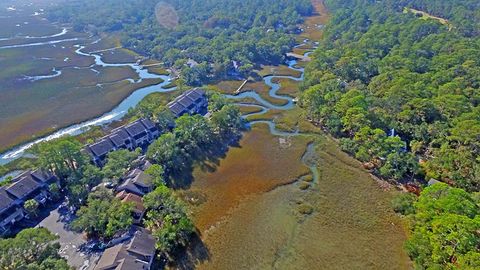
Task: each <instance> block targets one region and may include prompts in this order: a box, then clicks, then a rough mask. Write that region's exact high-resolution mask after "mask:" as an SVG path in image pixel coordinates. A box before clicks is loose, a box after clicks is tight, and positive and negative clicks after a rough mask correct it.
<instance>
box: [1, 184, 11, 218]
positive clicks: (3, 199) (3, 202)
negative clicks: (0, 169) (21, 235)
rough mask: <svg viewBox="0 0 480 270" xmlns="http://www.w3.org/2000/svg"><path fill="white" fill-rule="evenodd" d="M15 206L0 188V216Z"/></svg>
mask: <svg viewBox="0 0 480 270" xmlns="http://www.w3.org/2000/svg"><path fill="white" fill-rule="evenodd" d="M13 205H15V200H14V198H12V197H11V195H9V194H8V193H7V191H6V190H5V188H4V187H0V214H1V213H3V212H5V211H6V210H8V209H9V208H10V207H11V206H13Z"/></svg>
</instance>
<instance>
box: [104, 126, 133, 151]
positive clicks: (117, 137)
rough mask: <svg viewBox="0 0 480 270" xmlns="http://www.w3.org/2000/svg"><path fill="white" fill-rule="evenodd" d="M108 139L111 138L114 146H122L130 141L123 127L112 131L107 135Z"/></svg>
mask: <svg viewBox="0 0 480 270" xmlns="http://www.w3.org/2000/svg"><path fill="white" fill-rule="evenodd" d="M109 138H110V140H112V142H113V144H114V145H115V146H116V147H122V146H124V145H125V144H127V143H129V142H130V137H129V136H128V133H127V132H126V131H125V129H123V128H118V129H115V130H113V131H112V133H111V134H110V136H109Z"/></svg>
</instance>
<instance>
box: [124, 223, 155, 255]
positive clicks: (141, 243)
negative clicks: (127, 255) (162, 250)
mask: <svg viewBox="0 0 480 270" xmlns="http://www.w3.org/2000/svg"><path fill="white" fill-rule="evenodd" d="M127 251H129V252H133V253H136V254H139V255H141V256H153V255H155V238H154V237H153V236H152V235H151V234H150V233H149V232H148V231H147V230H145V229H144V228H139V229H138V231H136V232H135V235H134V236H133V239H132V241H131V242H130V243H129V244H128V246H127Z"/></svg>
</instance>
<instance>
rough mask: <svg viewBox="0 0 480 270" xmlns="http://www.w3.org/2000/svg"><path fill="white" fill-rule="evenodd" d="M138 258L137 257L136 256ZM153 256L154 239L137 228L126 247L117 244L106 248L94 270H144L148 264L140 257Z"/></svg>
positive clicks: (142, 229)
mask: <svg viewBox="0 0 480 270" xmlns="http://www.w3.org/2000/svg"><path fill="white" fill-rule="evenodd" d="M136 254H138V255H140V256H138V255H136ZM154 255H155V239H154V238H153V236H152V235H151V234H150V233H148V231H147V230H145V229H144V228H140V227H139V228H138V230H137V231H136V232H135V234H134V236H133V238H132V240H131V241H130V243H129V244H128V245H126V244H118V245H115V246H113V247H110V248H107V249H106V250H105V251H104V252H103V254H102V257H100V260H99V261H98V263H97V265H96V266H95V270H106V269H115V270H146V269H149V268H148V262H146V261H143V258H142V257H153V256H154Z"/></svg>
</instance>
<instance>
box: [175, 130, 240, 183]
mask: <svg viewBox="0 0 480 270" xmlns="http://www.w3.org/2000/svg"><path fill="white" fill-rule="evenodd" d="M240 139H241V136H235V137H234V138H229V139H228V140H225V141H219V142H216V143H212V144H211V145H209V146H207V147H205V148H204V149H202V151H200V152H198V153H195V154H194V156H195V159H194V160H191V161H189V162H186V163H185V164H183V165H180V166H178V167H176V168H175V170H173V171H172V172H171V173H170V176H169V179H168V184H169V186H171V187H172V188H174V189H188V188H189V187H190V186H191V185H192V182H193V180H194V177H193V170H194V168H195V167H199V168H200V169H201V170H202V171H203V172H208V173H213V172H215V171H216V170H217V168H218V167H219V166H220V161H221V160H222V159H224V158H226V156H227V153H228V151H229V150H230V148H231V147H235V148H241V146H240Z"/></svg>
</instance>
